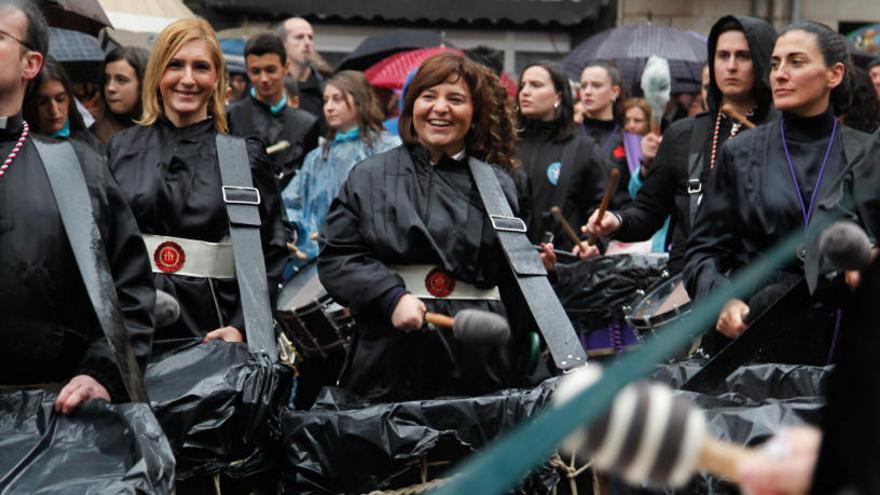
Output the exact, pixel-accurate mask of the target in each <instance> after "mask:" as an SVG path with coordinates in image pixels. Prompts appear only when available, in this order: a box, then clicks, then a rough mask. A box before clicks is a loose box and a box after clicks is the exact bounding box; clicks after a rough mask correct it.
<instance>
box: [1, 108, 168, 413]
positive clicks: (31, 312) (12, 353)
mask: <svg viewBox="0 0 880 495" xmlns="http://www.w3.org/2000/svg"><path fill="white" fill-rule="evenodd" d="M8 128H9V129H11V131H7V130H0V154H2V156H3V157H4V158H5V157H6V156H7V155H8V154H9V152H10V150H11V149H12V146H13V144H14V143H15V141H16V140H17V139H18V137H19V134H20V133H21V117H20V116H15V117H10V121H9V125H8ZM33 139H34V138H33V137H32V138H29V139H28V141H27V142H26V144H25V145H24V148H23V149H22V151H21V152H20V153H19V155H18V157H17V158H16V159H15V160H14V161H13V163H12V164H11V165H10V167H9V168H8V169H7V172H6V174H5V175H4V176H3V177H0V384H35V383H50V382H56V383H61V382H66V381H67V380H69V379H70V378H72V377H73V376H75V375H79V374H86V375H90V376H92V377H93V378H95V379H96V380H97V381H98V382H100V383H101V384H102V385H104V387H105V388H107V390H108V392H110V394H111V396H112V397H113V398H114V400H118V399H120V398H124V397H125V390H124V388H123V385H122V380H121V377H120V376H119V371H118V370H117V368H116V364H115V361H114V360H113V354H112V353H111V351H110V348H109V346H108V344H107V341H106V339H105V337H104V334H103V332H102V330H101V327H100V325H99V324H98V320H97V317H96V316H95V311H94V309H93V307H92V303H91V301H90V300H89V297H88V294H87V293H86V288H85V285H83V281H82V277H81V275H80V273H79V269H78V267H77V265H76V261H75V259H74V257H73V251H72V250H71V248H70V244H69V241H68V239H67V234H66V233H65V231H64V225H63V224H62V223H61V217H60V215H59V214H58V208H57V206H56V204H55V201H54V195H53V193H52V189H51V187H50V185H49V179H48V177H47V176H46V171H45V168H44V167H43V164H42V163H41V162H40V161H39V157H38V155H37V152H36V149H35V148H34V146H33V144H32V140H33ZM38 139H45V138H38ZM71 144H72V145H73V147H74V150H75V151H76V154H77V158H78V159H79V162H80V165H81V166H82V170H83V174H84V176H85V178H86V182H87V184H88V188H89V193H90V196H91V200H92V207H93V209H94V212H95V214H96V216H97V223H98V228H99V230H100V232H101V237H102V238H103V240H104V247H105V249H106V251H107V257H108V259H109V262H110V269H111V270H112V272H113V279H114V281H115V283H116V290H117V293H118V295H119V302H120V305H121V310H122V314H123V316H124V317H125V324H126V329H127V330H128V334H129V338H130V341H131V345H132V347H133V349H134V352H135V355H136V356H137V358H138V361H139V363H140V365H141V367H142V368H143V367H144V366H146V361H147V357H148V356H149V354H150V345H151V340H152V335H153V316H152V310H153V304H154V301H155V289H154V288H153V283H152V279H151V277H150V265H149V261H148V259H147V252H146V249H145V248H144V244H143V242H142V241H141V238H140V232H138V228H137V224H136V223H135V221H134V217H133V216H132V214H131V210H130V209H129V208H128V205H127V203H126V201H125V197H124V196H123V194H122V191H121V190H120V189H119V187H118V186H117V184H116V181H115V180H113V177H112V176H111V175H110V171H109V169H108V168H107V166H106V163H105V162H104V160H103V158H102V157H100V156H99V155H97V154H95V153H94V152H93V151H92V150H91V149H89V148H88V147H86V146H85V145H83V144H82V143H79V142H77V141H75V140H74V141H71Z"/></svg>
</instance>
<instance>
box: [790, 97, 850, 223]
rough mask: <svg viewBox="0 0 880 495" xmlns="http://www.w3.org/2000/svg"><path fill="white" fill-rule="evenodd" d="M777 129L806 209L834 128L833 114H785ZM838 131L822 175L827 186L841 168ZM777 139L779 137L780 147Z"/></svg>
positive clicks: (828, 111)
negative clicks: (789, 157)
mask: <svg viewBox="0 0 880 495" xmlns="http://www.w3.org/2000/svg"><path fill="white" fill-rule="evenodd" d="M780 125H782V126H784V129H785V142H786V145H787V147H788V151H789V153H790V155H791V163H792V165H793V166H794V169H795V172H796V173H797V178H798V185H799V186H800V189H801V194H802V195H803V198H804V204H805V205H807V207H809V202H810V198H811V196H812V194H813V188H814V187H815V185H816V179H817V178H818V176H819V169H820V168H821V166H822V161H823V159H824V157H825V152H826V150H827V149H828V139H829V138H830V137H831V130H832V128H833V126H834V114H833V113H832V111H831V109H830V108H829V109H828V110H826V111H825V112H823V113H820V114H819V115H815V116H812V117H798V116H797V115H794V114H791V113H788V112H782V118H781V120H780ZM839 131H840V129H839V127H838V132H837V134H838V135H836V136H835V138H834V140H835V143H834V144H833V145H832V148H831V151H830V154H829V157H828V164H827V165H826V167H825V172H824V173H823V174H822V183H823V184H825V181H828V184H830V183H831V181H833V180H834V178H835V177H837V175H838V174H839V173H840V172H841V170H842V167H843V163H844V155H843V146H842V145H841V140H840V136H839ZM781 139H782V137H781V135H780V141H779V142H780V143H781V142H782V140H781ZM783 155H784V149H783ZM787 166H788V165H787V164H786V167H787ZM789 174H790V172H789ZM791 187H794V183H792V184H791Z"/></svg>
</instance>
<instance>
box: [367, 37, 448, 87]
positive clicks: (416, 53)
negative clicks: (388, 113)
mask: <svg viewBox="0 0 880 495" xmlns="http://www.w3.org/2000/svg"><path fill="white" fill-rule="evenodd" d="M447 51H450V52H454V53H458V54H461V50H457V49H455V48H448V47H445V46H433V47H430V48H417V49H415V50H408V51H405V52H399V53H395V54H394V55H391V56H390V57H387V58H384V59H382V60H380V61H379V62H377V63H376V64H374V65H373V66H372V67H370V68H369V69H367V70H366V71H364V75H365V76H367V80H368V81H370V84H372V85H373V86H375V87H377V88H386V89H400V88H402V87H403V82H404V81H405V80H406V76H407V75H408V74H409V73H410V71H412V70H413V69H415V68H416V67H418V66H420V65H422V62H424V61H425V60H426V59H428V58H429V57H431V56H432V55H436V54H438V53H443V52H447Z"/></svg>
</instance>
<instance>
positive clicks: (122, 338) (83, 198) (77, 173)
mask: <svg viewBox="0 0 880 495" xmlns="http://www.w3.org/2000/svg"><path fill="white" fill-rule="evenodd" d="M33 143H34V147H35V148H36V149H37V155H39V157H40V161H41V162H42V163H43V167H44V168H45V169H46V175H47V176H48V178H49V186H50V187H51V188H52V194H53V196H55V204H56V205H57V206H58V213H59V214H60V215H61V223H62V225H64V231H65V233H67V238H68V240H69V241H70V248H71V250H72V251H73V257H74V259H75V260H76V265H77V267H78V268H79V272H80V275H81V276H82V279H83V284H84V285H85V287H86V292H87V293H88V295H89V300H91V302H92V306H93V307H94V309H95V315H96V316H97V317H98V324H99V325H100V326H101V330H103V331H104V336H105V337H106V338H107V343H108V344H109V345H110V351H111V352H112V353H113V359H114V361H116V366H117V367H118V368H119V373H120V374H121V375H122V383H123V384H124V385H125V390H126V391H127V392H128V397H129V399H131V400H132V401H133V402H146V403H149V398H148V397H147V389H146V388H145V387H144V375H143V372H142V370H141V368H140V366H139V365H138V362H137V358H136V357H135V354H134V349H132V348H131V342H129V340H128V332H127V330H126V328H125V317H124V316H123V315H122V310H121V308H120V306H119V295H118V294H117V293H116V284H115V283H114V282H113V272H112V271H111V270H110V261H109V260H108V259H107V251H106V250H105V249H103V246H104V240H103V239H102V238H101V231H100V230H99V229H98V224H97V221H96V219H95V213H94V211H93V209H92V202H91V199H90V197H89V190H88V186H87V185H86V179H85V177H84V176H83V173H82V168H81V166H80V163H79V160H78V159H77V156H76V153H75V152H74V150H73V146H71V144H70V143H69V142H67V141H59V142H57V143H50V142H46V141H41V140H39V139H34V140H33ZM93 246H101V248H99V249H94V248H93Z"/></svg>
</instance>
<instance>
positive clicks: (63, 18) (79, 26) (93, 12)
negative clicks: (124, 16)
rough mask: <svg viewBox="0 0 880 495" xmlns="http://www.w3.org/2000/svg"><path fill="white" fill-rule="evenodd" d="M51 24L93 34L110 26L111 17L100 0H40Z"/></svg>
mask: <svg viewBox="0 0 880 495" xmlns="http://www.w3.org/2000/svg"><path fill="white" fill-rule="evenodd" d="M39 6H40V8H41V9H42V10H43V12H44V13H45V14H46V20H47V21H48V22H49V25H50V26H54V27H60V28H66V29H73V30H76V31H82V32H84V33H89V34H92V35H96V36H97V34H98V32H100V31H101V29H102V28H104V27H107V26H110V19H108V18H107V14H105V13H104V9H103V8H101V4H99V3H98V0H40V2H39Z"/></svg>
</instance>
